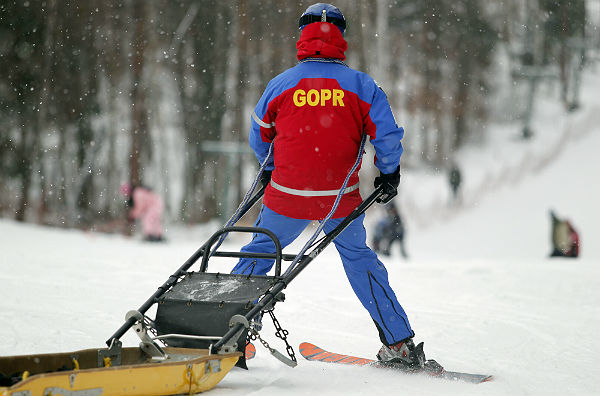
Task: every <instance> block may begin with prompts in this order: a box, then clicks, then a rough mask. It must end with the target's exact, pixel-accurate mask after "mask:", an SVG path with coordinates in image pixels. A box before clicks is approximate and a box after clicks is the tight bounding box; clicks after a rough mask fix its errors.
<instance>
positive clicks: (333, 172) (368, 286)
mask: <svg viewBox="0 0 600 396" xmlns="http://www.w3.org/2000/svg"><path fill="white" fill-rule="evenodd" d="M299 26H300V29H301V30H302V33H301V36H300V39H299V40H298V42H297V44H296V48H297V49H298V55H297V56H298V60H299V63H298V65H296V66H295V67H292V68H291V69H288V70H287V71H285V72H284V73H282V74H280V75H279V76H277V77H275V78H274V79H273V80H271V81H270V82H269V84H268V85H267V87H266V89H265V91H264V93H263V95H262V97H261V98H260V100H259V101H258V104H257V105H256V108H255V110H254V112H253V114H252V120H251V129H250V139H249V140H250V146H251V147H252V149H253V150H254V152H255V154H256V157H257V159H258V160H259V161H260V162H261V163H265V161H266V166H265V171H264V173H263V175H262V179H263V182H265V183H269V184H268V186H267V189H266V190H265V195H264V198H263V207H262V210H261V213H260V215H259V217H258V219H257V221H256V225H257V226H258V227H263V228H266V229H268V230H270V231H272V232H273V233H274V234H275V235H276V236H277V237H278V239H279V241H280V242H281V246H282V247H285V246H287V245H289V244H290V243H291V242H292V241H294V240H295V239H296V238H297V237H298V236H299V235H300V233H301V232H302V231H303V230H304V229H305V228H306V227H307V226H308V225H309V224H310V223H311V221H313V220H323V219H325V217H327V215H328V213H329V212H330V211H331V210H332V208H333V205H334V201H335V200H336V196H337V195H338V193H339V192H340V189H341V187H342V186H343V185H344V181H345V180H346V177H348V173H349V171H350V170H352V169H353V164H355V162H356V161H357V158H358V156H359V151H360V148H361V143H362V138H363V135H364V134H366V135H367V136H368V137H369V138H370V142H371V144H372V145H373V146H374V148H375V153H376V157H375V166H376V167H377V168H378V169H379V170H380V176H379V177H377V178H376V179H375V187H379V186H383V190H384V196H382V198H381V199H380V201H381V203H387V202H389V201H390V200H391V199H392V198H393V197H394V196H395V195H396V190H397V187H398V184H399V182H400V165H399V163H400V156H401V154H402V150H403V149H402V144H401V142H400V141H401V139H402V137H403V135H404V130H403V129H402V128H401V127H398V126H397V124H396V121H395V119H394V116H393V114H392V111H391V109H390V105H389V103H388V101H387V97H386V95H385V93H384V92H383V90H381V88H380V87H379V86H378V85H377V84H376V83H375V81H374V80H373V79H372V78H371V77H369V76H368V75H367V74H365V73H362V72H359V71H356V70H353V69H351V68H349V67H348V66H347V65H346V64H345V63H344V59H345V55H344V52H345V51H346V49H347V43H346V41H345V40H344V37H343V33H344V30H345V28H346V21H345V19H344V16H343V15H342V13H341V11H340V10H339V9H338V8H336V7H334V6H332V5H331V4H325V3H318V4H314V5H312V6H310V7H308V9H307V10H306V12H305V13H304V14H303V15H302V16H301V18H300V22H299ZM271 143H273V149H272V150H273V155H272V156H269V152H270V146H271ZM359 169H360V166H358V167H357V168H356V169H354V171H353V173H352V174H351V175H350V176H349V179H348V183H347V184H346V186H347V187H346V188H345V189H344V191H343V196H342V198H341V201H340V202H339V206H338V207H337V210H336V211H335V213H334V214H333V216H332V217H331V218H330V219H329V220H327V221H326V222H325V224H324V228H323V230H324V231H325V232H326V233H328V232H330V231H331V230H333V229H334V228H335V226H337V225H338V224H339V223H340V222H341V221H342V220H343V218H344V217H345V216H347V215H348V214H350V212H352V210H354V209H355V208H356V207H357V206H358V205H359V204H360V203H361V202H362V198H361V196H360V192H359V180H358V172H359ZM363 220H364V215H362V216H360V217H359V218H357V219H356V220H354V221H353V222H352V223H351V224H350V225H349V226H348V227H347V228H346V229H345V230H344V231H343V232H342V233H341V234H340V235H339V236H338V237H337V238H336V239H334V241H333V243H334V244H335V247H336V248H337V250H338V252H339V254H340V257H341V259H342V263H343V265H344V269H345V271H346V274H347V276H348V280H349V281H350V284H351V286H352V288H353V290H354V292H355V293H356V295H357V297H358V298H359V300H360V301H361V303H362V304H363V306H364V307H365V308H366V309H367V311H368V312H369V314H370V315H371V317H372V319H373V321H374V322H375V325H376V327H377V329H378V331H379V337H380V339H381V341H382V342H383V346H382V347H381V349H380V350H379V353H378V354H377V357H378V358H379V359H380V360H383V361H394V362H400V363H403V364H405V365H406V366H407V367H408V368H410V369H416V368H419V367H423V365H424V362H425V355H424V353H423V346H422V343H421V344H419V345H418V346H415V344H414V343H413V341H412V338H413V336H414V332H413V331H412V329H411V327H410V324H409V321H408V318H407V316H406V313H405V312H404V310H403V308H402V306H401V305H400V304H399V302H398V300H397V298H396V295H395V294H394V291H393V290H392V288H391V287H390V285H389V282H388V274H387V271H386V269H385V267H384V265H383V264H382V263H381V261H379V260H378V258H377V255H376V254H375V253H374V252H373V251H372V250H371V249H370V248H369V247H368V246H367V244H366V231H365V228H364V225H363ZM242 251H245V252H264V253H274V252H275V246H274V244H273V242H272V241H271V239H270V238H269V237H268V236H266V235H264V234H255V235H254V238H253V240H252V241H251V242H250V243H249V244H248V245H246V246H244V247H243V248H242ZM272 266H273V260H268V259H248V258H243V259H241V260H240V261H239V262H238V264H237V265H236V266H235V268H234V269H233V273H236V274H254V275H264V274H266V273H267V272H268V271H269V270H270V269H271V267H272Z"/></svg>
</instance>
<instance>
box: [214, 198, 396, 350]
mask: <svg viewBox="0 0 600 396" xmlns="http://www.w3.org/2000/svg"><path fill="white" fill-rule="evenodd" d="M383 194H384V192H383V186H379V187H377V188H376V189H375V191H373V192H372V193H371V195H369V196H368V197H367V198H366V199H365V200H364V201H363V202H362V203H361V204H360V205H358V206H357V207H356V209H354V210H353V211H352V213H350V214H349V215H348V216H346V218H345V219H344V220H342V222H341V223H340V224H338V225H337V227H335V228H334V229H333V230H332V231H331V232H330V233H329V234H327V235H326V236H325V238H324V239H323V240H322V241H321V242H320V243H319V244H318V245H317V246H316V247H315V248H314V249H313V250H311V252H310V253H309V254H307V255H305V256H304V257H303V258H302V259H301V260H300V261H299V262H298V265H297V266H296V267H295V268H294V269H293V271H292V272H291V273H290V274H289V275H287V276H284V277H283V278H282V279H279V280H278V281H277V282H276V283H275V284H274V285H273V287H271V289H270V290H269V291H268V292H267V293H266V294H265V295H264V296H263V297H262V298H261V299H260V300H259V301H258V302H257V303H256V305H255V306H254V307H253V308H252V309H251V310H250V311H249V312H247V313H246V314H245V315H244V316H245V317H246V319H249V318H254V317H255V316H256V315H258V314H259V313H260V312H261V311H262V310H263V309H264V308H265V307H267V306H268V304H269V303H270V302H271V301H273V300H274V299H275V296H277V295H278V294H279V293H280V292H282V291H283V290H284V289H285V288H286V287H287V286H288V284H289V283H290V282H291V281H292V280H293V279H294V278H295V277H296V276H298V274H300V272H301V271H302V270H303V269H304V268H306V267H307V266H308V264H309V263H310V262H311V261H312V260H313V259H314V258H315V257H317V255H318V254H319V253H321V252H322V251H323V250H324V249H325V248H326V247H327V245H329V244H330V243H331V242H332V241H333V240H334V239H335V238H336V237H337V236H338V235H339V234H341V233H342V231H344V230H345V229H346V227H348V225H350V223H352V222H353V221H354V220H356V219H357V218H358V217H359V216H360V215H362V214H363V213H365V212H366V211H367V209H369V208H370V207H371V205H373V204H374V203H375V202H376V201H377V199H378V198H379V197H381V196H382V195H383ZM243 327H244V325H243V324H240V323H238V324H235V325H234V326H232V327H231V328H230V329H229V331H227V333H225V335H223V337H222V338H221V339H220V340H219V341H217V342H216V343H215V344H213V345H212V352H214V353H218V352H219V350H220V349H221V347H223V345H225V344H226V343H227V342H228V341H229V340H231V339H232V338H233V337H234V336H235V335H236V334H237V332H238V331H240V330H241V329H242V328H243Z"/></svg>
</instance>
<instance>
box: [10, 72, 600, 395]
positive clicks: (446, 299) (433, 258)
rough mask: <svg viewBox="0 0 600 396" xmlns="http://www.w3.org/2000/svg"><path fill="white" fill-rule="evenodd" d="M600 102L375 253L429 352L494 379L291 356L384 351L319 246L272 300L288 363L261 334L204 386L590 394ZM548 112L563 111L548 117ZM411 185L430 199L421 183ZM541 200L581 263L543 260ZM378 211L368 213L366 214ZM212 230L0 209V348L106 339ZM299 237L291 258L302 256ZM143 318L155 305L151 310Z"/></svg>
mask: <svg viewBox="0 0 600 396" xmlns="http://www.w3.org/2000/svg"><path fill="white" fill-rule="evenodd" d="M588 78H589V79H591V80H590V81H591V82H592V83H593V84H587V85H586V84H584V85H583V86H582V87H587V86H590V87H591V88H588V95H589V91H590V90H593V92H597V90H594V87H598V86H600V84H599V82H598V79H597V78H596V77H595V76H593V75H592V76H591V77H589V76H588ZM595 95H596V96H598V95H597V94H595ZM595 100H596V101H600V98H597V99H595ZM588 101H592V100H591V99H590V98H589V97H588ZM584 103H587V102H584ZM596 105H597V103H595V104H594V103H592V104H591V105H590V106H589V107H588V110H586V109H585V108H584V109H582V110H581V112H583V113H582V114H580V115H577V117H578V120H583V121H581V122H579V123H578V124H577V125H578V128H581V129H586V130H587V132H586V133H578V134H577V136H576V137H574V138H573V139H572V140H569V144H568V145H566V147H564V148H563V149H562V150H561V152H560V155H557V156H556V158H555V159H554V161H552V162H550V163H548V164H546V165H545V166H544V167H543V168H542V169H539V170H538V171H536V172H534V173H530V174H528V175H524V176H523V177H521V178H520V179H519V181H518V182H515V183H509V184H508V185H505V186H496V187H495V190H494V193H493V194H489V195H487V196H486V198H485V199H483V198H481V200H479V201H478V202H476V204H470V205H465V206H462V207H458V208H456V213H453V214H452V216H449V217H447V218H446V219H445V220H444V221H440V220H438V221H436V222H434V223H432V224H429V225H428V227H418V226H417V223H418V221H412V222H411V221H410V213H405V215H406V216H407V217H409V228H408V233H407V241H406V242H407V248H408V252H409V254H410V259H409V260H405V259H403V258H401V256H400V255H399V253H398V252H397V251H395V252H393V255H392V257H390V258H383V261H384V263H385V264H386V267H387V268H388V272H389V278H390V282H391V284H392V286H393V287H394V290H395V292H396V294H397V296H398V299H399V301H400V302H401V304H402V305H403V307H404V309H405V310H406V312H407V314H408V316H409V319H410V320H411V324H412V327H413V330H414V331H415V333H416V338H415V340H416V341H417V342H420V341H424V342H425V353H426V355H427V357H429V358H433V359H436V360H437V361H439V362H440V363H441V364H442V365H444V366H445V367H446V368H447V369H448V370H455V371H467V372H475V373H485V374H492V375H494V378H495V379H494V381H492V382H488V383H484V384H479V385H472V384H466V383H459V382H449V381H444V380H440V379H435V378H426V377H419V376H410V375H403V374H399V373H391V372H386V371H385V370H378V369H373V368H368V367H344V366H336V365H328V364H325V363H319V362H308V361H305V360H304V359H303V358H302V357H301V356H300V355H299V352H298V351H297V347H298V344H299V343H301V342H303V341H309V342H312V343H314V344H316V345H318V346H320V347H323V348H325V349H327V350H330V351H333V352H338V353H346V354H352V355H356V356H362V357H368V358H373V357H374V356H375V353H376V352H377V350H378V349H379V347H380V343H379V340H378V336H377V332H376V330H375V328H374V326H373V323H372V321H371V319H370V318H369V317H368V315H367V313H366V311H365V310H364V309H363V308H362V306H360V303H359V302H358V300H357V299H356V297H355V296H354V294H353V292H352V290H351V288H350V286H349V284H348V282H347V280H346V277H345V274H344V272H343V269H342V266H341V262H340V260H339V258H338V256H337V253H336V251H335V249H334V248H333V247H329V248H328V249H326V250H325V251H324V252H323V253H322V254H321V255H320V256H319V257H318V258H317V259H316V260H315V261H314V262H313V263H311V264H310V265H309V267H308V268H307V269H306V270H305V271H304V272H303V273H302V274H300V275H299V276H298V277H297V278H296V279H295V280H294V282H293V283H291V284H290V286H289V287H288V288H287V290H286V291H285V294H286V297H287V298H286V301H285V302H283V303H279V304H278V305H277V309H276V315H277V318H278V319H279V321H280V323H281V325H282V326H283V327H284V328H285V329H287V330H289V332H290V334H289V341H290V343H291V344H292V346H293V347H294V348H295V350H296V355H297V357H298V360H299V362H298V367H296V368H293V369H292V368H289V367H287V366H285V365H283V364H282V363H280V362H279V361H277V360H276V359H274V358H273V357H271V356H270V354H269V353H268V351H267V350H266V349H264V348H263V347H262V346H261V345H260V343H257V345H256V348H257V354H256V358H255V359H253V360H251V361H250V362H249V366H250V370H249V371H244V370H241V369H234V370H232V372H231V373H229V374H228V375H227V376H226V377H225V379H224V380H223V381H222V382H221V383H220V384H219V385H218V386H217V387H216V388H215V389H213V390H211V391H210V394H211V395H261V396H262V395H359V394H360V395H362V394H384V395H541V394H544V395H593V394H598V392H599V391H600V375H598V374H599V372H598V369H597V364H596V359H597V357H598V356H599V355H600V347H599V345H600V343H599V342H598V336H597V334H598V328H600V290H599V288H598V279H600V244H599V243H598V242H597V241H598V240H600V211H599V210H598V207H597V205H598V202H600V186H599V185H598V180H599V178H598V170H599V169H600V160H599V159H598V156H597V148H598V147H600V130H599V128H600V127H599V125H600V123H598V122H596V121H597V116H596V117H594V114H591V112H594V113H596V115H597V114H598V113H597V112H595V110H594V109H595V108H597V106H596ZM586 111H587V113H586ZM541 113H542V114H546V113H547V112H543V111H542V112H541ZM556 117H559V118H560V117H567V116H566V115H561V113H560V112H558V113H557V114H556ZM586 120H587V121H586ZM551 121H552V120H546V124H548V123H549V122H551ZM555 121H556V120H555ZM540 122H541V121H539V120H538V123H540ZM556 124H557V125H559V124H560V125H564V123H558V122H557V123H556ZM463 165H465V164H463ZM466 165H468V167H467V169H471V167H472V168H473V169H475V170H476V169H477V167H478V166H479V162H477V161H476V160H475V159H473V162H472V163H470V164H469V163H467V164H466ZM467 176H468V174H467ZM409 178H410V176H409V177H407V179H409ZM421 193H422V194H424V195H423V201H424V202H426V201H427V200H428V199H429V198H430V196H429V195H428V193H429V191H427V190H426V189H425V190H422V191H421ZM551 207H553V208H555V209H556V210H557V212H558V214H559V215H565V216H568V217H569V218H571V219H572V220H573V223H574V225H575V227H576V228H577V229H578V230H579V232H580V234H581V240H582V249H581V251H582V255H581V257H580V258H579V259H576V260H569V259H550V258H547V257H546V256H547V254H548V253H549V251H550V244H549V236H550V227H549V219H548V209H549V208H551ZM377 213H378V211H377V209H375V210H372V211H371V212H369V214H368V218H367V225H369V224H372V223H373V220H374V216H375V215H376V214H377ZM213 226H214V224H212V225H210V226H202V227H198V228H197V229H194V230H190V229H183V228H180V229H178V228H175V229H172V230H170V237H169V242H168V243H167V244H159V245H151V244H146V243H143V242H140V241H138V240H137V239H136V238H125V237H121V236H110V235H102V234H94V233H82V232H79V231H72V230H61V229H53V228H48V227H42V226H35V225H31V224H20V223H16V222H13V221H10V220H0V234H1V235H2V238H0V251H1V252H2V256H1V257H0V269H1V271H0V282H1V284H2V285H3V287H2V290H1V292H0V324H1V326H0V337H1V339H2V340H3V343H2V344H0V354H1V355H17V354H31V353H50V352H65V351H73V350H77V349H87V348H95V347H103V346H104V341H105V340H106V339H107V338H109V337H110V336H111V334H112V333H113V332H114V331H115V330H116V329H117V328H118V327H119V326H120V325H121V324H122V323H123V321H124V316H125V314H126V312H127V311H128V310H130V309H137V307H139V306H140V305H141V304H142V303H143V302H144V301H145V300H146V299H147V298H148V297H149V296H150V295H151V294H152V293H153V292H154V291H155V290H156V288H157V287H159V286H160V285H162V283H163V282H164V281H165V280H166V279H167V278H168V277H169V275H171V274H172V273H173V272H174V271H175V270H176V269H177V268H179V266H180V265H181V263H183V262H184V261H185V260H186V259H187V258H188V257H189V256H190V255H191V254H192V253H194V252H195V251H196V249H197V248H198V247H199V246H200V245H201V244H202V243H203V242H204V241H205V240H206V239H208V237H209V236H210V235H211V234H212V232H213V231H214V227H213ZM307 235H308V234H307V233H305V234H303V236H302V237H301V238H300V239H299V240H298V241H297V242H296V243H294V244H293V245H292V246H291V247H289V248H288V249H286V253H292V252H295V251H298V250H299V249H300V247H301V246H302V245H303V243H304V241H305V240H306V238H307ZM243 243H244V240H243V238H236V237H232V238H231V240H228V241H227V242H226V243H225V245H224V247H223V248H224V249H227V250H232V249H236V248H239V246H241V245H242V244H243ZM232 265H233V264H232V263H228V262H226V261H223V262H222V261H218V260H217V262H216V263H215V264H214V265H213V264H211V266H210V269H211V271H215V272H216V271H220V272H228V271H229V269H230V268H231V267H232ZM194 269H198V266H195V268H194ZM148 314H149V316H153V311H150V312H149V313H148ZM273 331H274V330H273V325H272V323H270V321H269V319H268V318H266V319H265V321H264V330H263V331H262V333H261V335H262V336H263V337H264V338H265V339H267V341H268V342H269V343H270V344H271V345H272V346H273V347H275V348H276V349H278V350H279V351H281V352H283V353H285V346H284V345H283V343H282V342H281V341H280V340H278V339H277V338H275V336H274V334H273ZM122 340H123V342H124V345H126V346H133V345H137V343H138V339H137V337H135V335H133V334H131V332H129V333H127V334H126V335H125V336H124V337H123V338H122Z"/></svg>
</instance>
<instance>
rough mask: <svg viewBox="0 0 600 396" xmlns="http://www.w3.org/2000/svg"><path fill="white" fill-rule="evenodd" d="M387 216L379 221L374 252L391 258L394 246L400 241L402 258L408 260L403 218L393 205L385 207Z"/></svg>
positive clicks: (374, 238)
mask: <svg viewBox="0 0 600 396" xmlns="http://www.w3.org/2000/svg"><path fill="white" fill-rule="evenodd" d="M385 211H386V214H385V216H384V217H383V218H382V219H381V220H379V222H378V223H377V226H376V227H375V235H374V236H373V250H375V252H377V253H381V254H383V255H384V256H389V255H390V253H391V248H392V245H393V244H394V243H395V242H396V241H398V244H399V245H400V253H401V254H402V257H404V258H408V254H407V253H406V248H405V247H404V224H403V222H402V217H401V216H400V213H399V212H398V209H396V206H395V205H394V204H393V203H390V204H388V205H387V206H386V207H385Z"/></svg>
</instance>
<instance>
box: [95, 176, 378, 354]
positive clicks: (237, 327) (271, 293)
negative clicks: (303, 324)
mask: <svg viewBox="0 0 600 396" xmlns="http://www.w3.org/2000/svg"><path fill="white" fill-rule="evenodd" d="M265 189H266V185H264V186H262V188H261V189H260V190H259V191H257V192H256V193H255V195H254V196H252V197H251V198H250V199H249V201H248V202H247V204H246V205H245V206H244V207H243V208H242V209H241V214H240V216H239V217H238V219H239V218H241V217H242V216H243V214H245V213H246V212H247V211H248V210H249V209H250V208H252V207H253V206H254V204H256V202H258V201H259V200H260V198H261V197H262V195H263V194H264V191H265ZM384 195H385V193H384V192H383V187H381V186H380V187H378V188H377V189H375V190H374V191H373V192H372V193H371V194H370V195H369V196H368V197H367V198H366V199H365V200H364V201H363V202H362V203H361V204H360V205H359V206H358V207H357V208H356V209H354V211H352V213H350V214H349V215H348V216H347V217H346V218H345V219H344V220H343V221H342V222H341V223H340V224H339V225H338V226H337V227H336V228H335V229H334V230H333V231H331V232H330V233H329V234H326V235H325V236H324V237H323V238H322V239H321V240H320V241H317V242H315V243H314V245H313V246H311V248H312V250H311V251H310V252H308V253H307V254H304V255H303V256H302V257H301V258H300V260H299V261H298V262H297V264H296V265H295V266H294V267H293V268H290V269H288V271H287V272H286V274H285V275H284V276H281V260H286V261H291V260H295V259H296V256H295V255H286V254H282V251H281V250H282V249H281V245H280V243H279V241H278V240H277V237H276V236H275V235H274V234H273V233H272V232H270V231H269V230H266V229H264V228H258V227H235V226H229V227H224V228H223V229H221V230H219V231H217V232H216V233H215V234H213V235H212V236H211V238H210V239H209V240H208V241H207V242H206V243H205V244H204V245H202V247H200V248H199V249H198V250H197V251H196V252H195V253H194V254H193V255H192V256H191V257H190V258H189V259H188V260H187V261H186V262H185V263H184V264H183V265H182V266H181V267H180V268H179V269H178V270H177V271H176V272H175V273H174V274H173V275H171V276H170V277H169V279H168V280H167V281H166V282H165V283H164V284H163V285H162V286H160V287H159V288H158V290H157V291H156V292H155V293H154V294H153V295H152V296H151V297H150V298H148V300H146V302H145V303H144V304H142V305H141V306H140V307H139V308H138V312H139V313H141V314H142V315H143V314H144V313H145V312H146V311H148V310H149V309H150V308H151V307H152V306H153V305H154V304H155V303H157V301H158V300H159V298H160V297H161V296H163V295H164V294H165V293H166V292H167V291H169V290H170V289H171V288H172V287H173V286H174V285H175V284H177V283H178V282H179V280H181V279H182V278H183V277H184V276H185V275H186V274H188V273H187V271H188V270H189V269H190V268H191V267H192V265H194V264H195V263H196V262H197V261H198V260H199V259H200V258H202V261H201V265H200V271H201V272H206V270H207V267H208V260H209V258H210V256H216V257H238V258H241V257H248V258H267V259H275V278H276V281H275V282H274V284H273V285H272V286H271V287H270V288H269V290H267V291H266V292H265V293H264V294H263V295H262V297H261V298H260V299H259V300H258V302H257V303H256V304H255V305H254V307H253V308H252V309H250V311H248V312H247V313H246V314H245V315H243V316H242V315H235V316H234V317H233V318H232V320H231V321H230V323H229V330H228V331H227V332H226V333H225V334H224V335H223V336H222V337H221V338H220V339H217V340H216V342H215V343H214V344H212V346H211V350H210V352H211V353H219V354H223V353H230V352H232V349H233V348H232V345H233V343H234V342H235V340H236V339H237V338H238V337H239V336H240V334H242V332H243V331H244V330H245V329H247V328H248V327H249V322H250V321H251V320H252V319H253V318H254V317H256V316H257V315H258V314H260V313H261V312H262V311H263V310H265V309H268V308H269V307H270V306H271V305H272V304H274V303H275V302H276V298H277V296H278V295H280V293H281V292H282V291H283V290H284V289H285V288H286V287H287V286H288V285H289V283H290V282H291V281H292V280H294V279H295V278H296V276H298V275H299V274H300V272H302V271H303V270H304V269H305V268H306V267H307V266H308V265H309V264H310V263H311V262H312V261H313V260H314V259H315V258H316V257H317V256H318V255H319V254H320V253H321V252H322V251H323V250H324V249H325V248H326V247H327V246H328V245H329V244H330V243H331V242H332V241H333V240H334V239H335V238H336V237H337V236H338V235H339V234H340V233H341V232H342V231H344V229H346V227H348V225H350V223H352V221H354V220H355V219H356V218H358V217H359V216H360V215H362V214H363V213H364V212H365V211H366V210H367V209H368V208H369V207H370V206H371V205H373V203H374V202H376V201H377V199H378V198H380V197H382V196H384ZM230 232H258V233H265V234H267V235H268V236H270V237H271V239H273V241H274V243H275V247H276V252H275V254H268V253H251V252H219V251H213V252H211V248H212V246H213V245H214V244H215V243H216V242H217V241H219V240H222V238H223V236H224V235H226V234H227V233H230ZM315 245H316V246H315ZM139 320H140V317H139V315H138V316H135V315H133V316H129V317H128V318H127V320H126V321H125V323H124V324H123V325H122V326H121V327H120V328H119V329H118V330H117V331H116V332H115V333H114V334H113V335H112V336H111V337H110V338H109V339H108V340H107V341H106V344H107V345H111V344H112V343H113V342H115V341H117V340H119V339H120V338H121V337H122V336H123V335H124V334H125V333H126V332H127V331H128V330H129V329H130V328H131V327H132V326H134V324H136V323H139Z"/></svg>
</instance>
